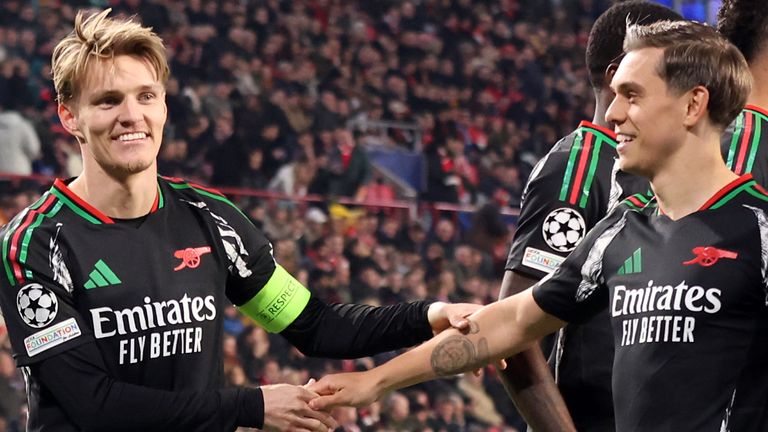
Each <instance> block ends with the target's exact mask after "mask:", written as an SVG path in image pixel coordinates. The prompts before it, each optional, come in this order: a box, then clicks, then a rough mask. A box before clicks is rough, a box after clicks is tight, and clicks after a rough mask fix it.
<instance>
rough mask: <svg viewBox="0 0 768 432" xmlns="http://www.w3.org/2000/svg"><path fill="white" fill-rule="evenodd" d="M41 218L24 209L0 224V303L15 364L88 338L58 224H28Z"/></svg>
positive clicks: (27, 362) (35, 359) (46, 355)
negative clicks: (58, 238)
mask: <svg viewBox="0 0 768 432" xmlns="http://www.w3.org/2000/svg"><path fill="white" fill-rule="evenodd" d="M41 221H42V217H41V216H40V215H39V214H36V212H35V211H33V210H27V211H25V212H23V213H21V214H20V215H19V216H18V217H16V218H15V219H14V220H12V221H11V222H9V223H8V225H7V226H6V227H5V228H4V229H1V230H0V246H2V251H1V254H2V261H3V270H4V271H3V274H2V277H0V308H1V309H2V312H3V317H4V318H5V323H6V326H7V328H8V334H9V336H10V340H11V346H12V348H13V355H14V358H15V359H16V362H17V364H18V365H19V366H26V365H30V364H33V363H37V362H40V361H42V360H45V359H47V358H49V357H51V356H55V355H57V354H59V353H61V352H64V351H67V350H69V349H72V348H74V347H76V346H79V345H81V344H84V343H86V342H91V341H93V340H94V338H93V334H92V332H91V330H90V327H89V326H88V324H87V323H88V322H87V321H86V320H85V319H83V317H82V316H81V315H80V313H79V312H78V311H77V309H76V308H75V298H74V297H73V295H72V292H73V286H72V281H71V278H70V276H69V271H68V269H67V259H68V257H67V256H66V255H65V251H63V250H62V249H61V247H60V246H59V245H58V243H57V242H56V241H54V237H55V236H56V235H57V234H58V228H59V227H53V228H52V229H47V228H45V227H39V226H38V227H37V229H32V228H35V227H36V224H37V225H39V224H40V223H41Z"/></svg>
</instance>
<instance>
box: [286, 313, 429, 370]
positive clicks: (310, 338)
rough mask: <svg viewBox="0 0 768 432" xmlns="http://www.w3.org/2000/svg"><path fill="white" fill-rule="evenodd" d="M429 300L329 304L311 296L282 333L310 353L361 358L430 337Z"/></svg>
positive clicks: (293, 343) (414, 343)
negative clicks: (378, 303) (382, 304)
mask: <svg viewBox="0 0 768 432" xmlns="http://www.w3.org/2000/svg"><path fill="white" fill-rule="evenodd" d="M428 307H429V304H427V303H425V302H414V303H401V304H396V305H392V306H383V307H373V306H367V305H352V304H340V305H327V304H325V303H323V302H321V301H319V300H317V299H314V298H313V299H311V300H310V303H309V304H308V305H307V307H306V308H305V310H304V311H303V312H302V313H301V315H300V316H299V317H298V318H297V319H296V321H294V322H293V323H292V324H291V325H290V326H288V328H286V329H285V330H284V331H283V332H281V333H280V334H281V335H283V336H284V337H285V338H286V339H288V341H289V342H291V344H292V345H294V346H296V347H297V348H299V350H301V352H303V353H304V354H306V355H309V356H316V357H330V358H358V357H365V356H369V355H373V354H377V353H380V352H386V351H391V350H394V349H399V348H406V347H410V346H413V345H416V344H418V343H420V342H423V341H425V340H427V339H429V338H430V337H431V336H432V330H431V327H430V325H429V321H428V320H427V309H428Z"/></svg>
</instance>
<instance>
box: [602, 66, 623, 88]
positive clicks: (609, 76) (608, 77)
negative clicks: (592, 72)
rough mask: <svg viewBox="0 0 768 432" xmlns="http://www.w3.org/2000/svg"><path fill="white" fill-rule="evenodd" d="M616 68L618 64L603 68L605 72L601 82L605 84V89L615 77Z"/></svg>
mask: <svg viewBox="0 0 768 432" xmlns="http://www.w3.org/2000/svg"><path fill="white" fill-rule="evenodd" d="M618 68H619V64H618V63H611V64H609V65H608V67H607V68H605V72H604V73H603V82H604V83H605V85H606V87H607V86H609V85H610V84H611V81H613V76H614V75H616V70H617V69H618Z"/></svg>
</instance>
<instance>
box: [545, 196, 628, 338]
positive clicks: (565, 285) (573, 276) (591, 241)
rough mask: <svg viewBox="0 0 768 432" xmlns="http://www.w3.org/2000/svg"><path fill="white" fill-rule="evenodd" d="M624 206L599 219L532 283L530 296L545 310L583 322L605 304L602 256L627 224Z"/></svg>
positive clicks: (607, 295) (571, 320)
mask: <svg viewBox="0 0 768 432" xmlns="http://www.w3.org/2000/svg"><path fill="white" fill-rule="evenodd" d="M627 211H628V210H627V207H625V206H624V205H620V206H619V207H617V208H616V209H615V210H614V211H613V212H611V213H610V214H609V215H608V216H607V217H606V218H605V219H603V220H601V221H600V222H599V223H598V224H597V225H596V226H595V228H594V229H592V230H591V231H590V232H589V234H587V236H586V238H585V239H584V241H582V242H581V243H579V245H578V246H577V247H576V249H575V250H574V251H573V252H572V253H571V254H570V255H568V257H567V258H565V260H564V261H563V263H562V264H561V265H560V266H559V267H558V268H557V270H555V272H554V273H552V274H551V275H550V276H548V277H545V278H544V279H542V280H541V281H540V282H539V283H537V284H536V285H534V287H533V298H534V300H535V301H536V303H537V304H538V305H539V307H541V308H542V310H544V311H545V312H547V313H549V314H551V315H554V316H556V317H557V318H559V319H561V320H563V321H566V322H572V323H583V322H585V321H587V320H588V319H589V318H591V317H592V316H594V315H595V314H597V313H598V312H600V311H601V310H602V309H604V308H606V307H608V299H609V293H608V287H607V285H606V284H605V279H604V277H603V257H604V255H605V251H606V249H607V248H608V246H609V245H610V243H611V241H613V239H614V238H615V237H616V235H617V234H618V233H619V232H620V231H621V230H622V229H623V228H624V226H625V224H626V212H627Z"/></svg>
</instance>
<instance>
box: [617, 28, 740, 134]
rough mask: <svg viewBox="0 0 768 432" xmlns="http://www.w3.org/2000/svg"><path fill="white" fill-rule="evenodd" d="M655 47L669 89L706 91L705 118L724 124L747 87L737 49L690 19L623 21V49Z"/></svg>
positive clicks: (730, 116)
mask: <svg viewBox="0 0 768 432" xmlns="http://www.w3.org/2000/svg"><path fill="white" fill-rule="evenodd" d="M642 48H661V49H663V50H664V56H663V58H662V60H661V62H660V63H659V65H658V67H657V72H658V74H659V76H660V77H661V78H662V79H663V80H664V81H665V82H666V83H667V85H668V86H669V88H670V89H672V90H675V91H677V92H679V93H682V92H686V91H688V90H690V89H692V88H694V87H696V86H699V85H701V86H704V87H706V89H707V91H709V103H708V106H707V109H708V110H709V118H710V120H712V122H713V123H714V124H716V125H718V126H720V127H723V128H724V127H725V126H727V125H728V124H729V123H730V122H731V121H733V119H735V118H736V116H737V115H738V114H739V112H741V109H742V108H744V105H745V104H746V102H747V97H748V96H749V92H750V90H751V89H752V75H751V74H750V72H749V66H747V61H746V60H744V56H743V55H742V54H741V52H739V50H738V49H737V48H736V47H735V46H734V45H733V44H731V43H730V42H728V41H727V40H726V39H725V38H724V37H722V36H721V35H720V34H718V33H717V31H716V30H715V29H714V28H712V27H710V26H708V25H705V24H700V23H696V22H692V21H674V22H673V21H660V22H657V23H654V24H650V25H646V26H642V25H628V27H627V36H626V37H625V39H624V52H627V53H628V52H630V51H634V50H638V49H642Z"/></svg>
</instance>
